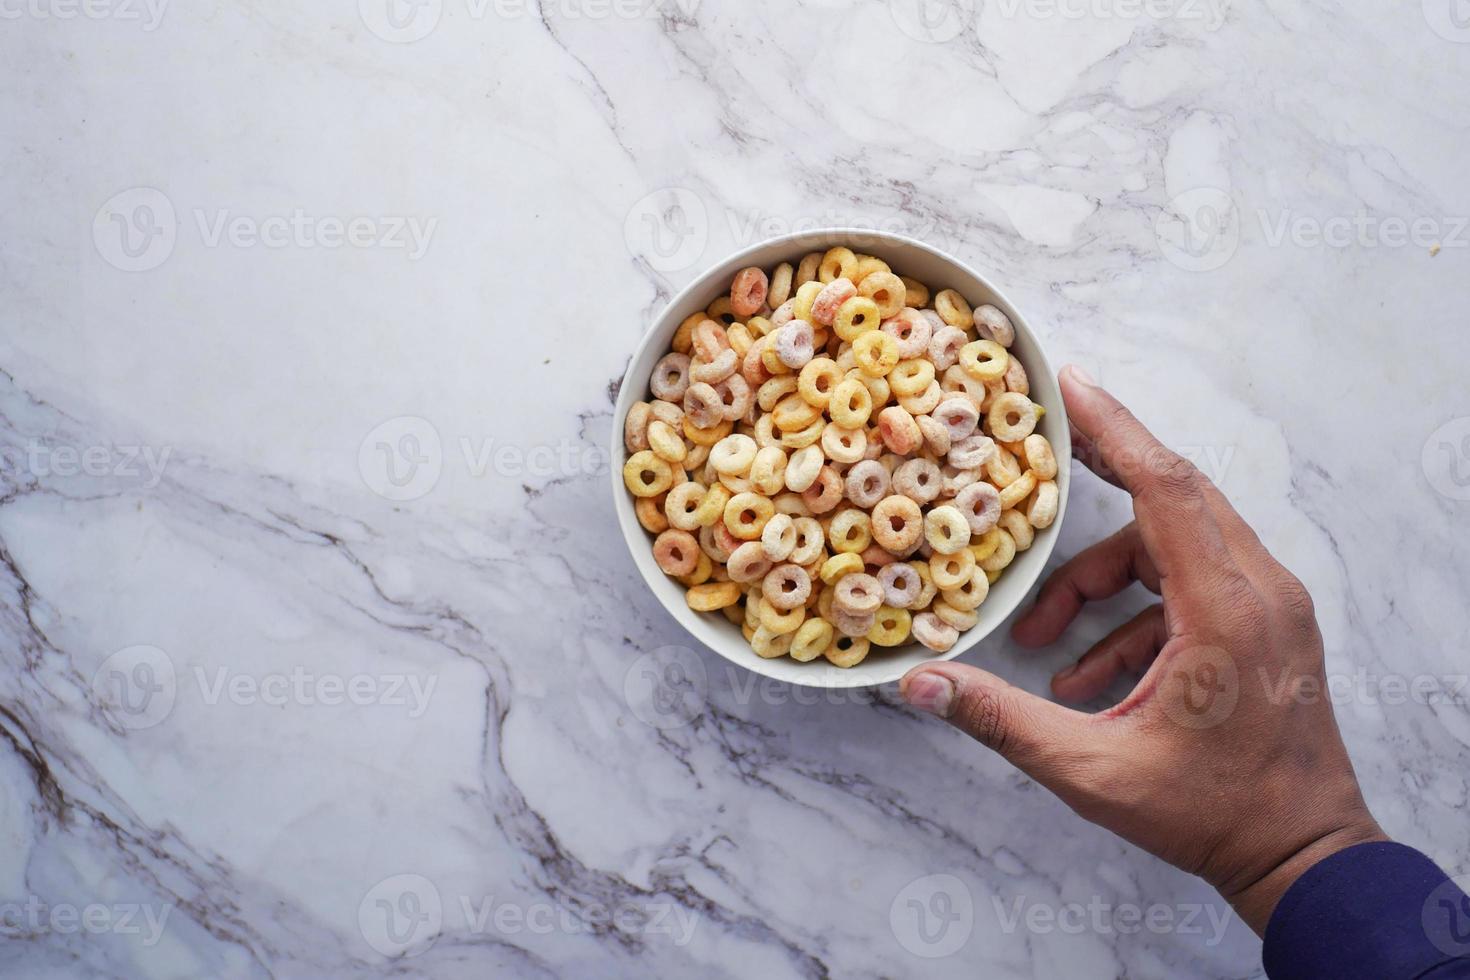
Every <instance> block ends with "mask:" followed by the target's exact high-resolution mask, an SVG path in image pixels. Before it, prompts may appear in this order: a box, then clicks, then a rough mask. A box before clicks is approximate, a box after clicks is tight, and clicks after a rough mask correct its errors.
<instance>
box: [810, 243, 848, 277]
mask: <svg viewBox="0 0 1470 980" xmlns="http://www.w3.org/2000/svg"><path fill="white" fill-rule="evenodd" d="M857 265H858V260H857V255H856V254H854V253H853V250H852V249H850V248H843V247H842V246H841V245H839V246H837V247H836V248H831V249H828V250H827V254H826V255H823V256H822V261H821V264H820V265H818V266H817V278H818V279H820V280H822V282H824V283H828V282H831V281H832V280H834V279H851V278H852V274H853V273H854V272H856V271H857Z"/></svg>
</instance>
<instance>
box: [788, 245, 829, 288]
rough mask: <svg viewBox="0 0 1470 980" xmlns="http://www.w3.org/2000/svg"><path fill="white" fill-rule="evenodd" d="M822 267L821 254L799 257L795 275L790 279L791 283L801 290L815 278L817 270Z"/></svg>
mask: <svg viewBox="0 0 1470 980" xmlns="http://www.w3.org/2000/svg"><path fill="white" fill-rule="evenodd" d="M821 265H822V253H821V252H808V253H806V254H805V255H803V256H802V257H801V261H800V262H798V263H797V264H796V275H795V276H793V277H792V280H791V281H792V283H793V284H794V285H795V286H796V288H798V289H799V288H801V287H802V286H805V285H806V284H807V283H809V282H811V281H812V280H813V279H815V278H817V269H819V268H820V267H821Z"/></svg>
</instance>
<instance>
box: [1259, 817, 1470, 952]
mask: <svg viewBox="0 0 1470 980" xmlns="http://www.w3.org/2000/svg"><path fill="white" fill-rule="evenodd" d="M1263 956H1264V959H1265V965H1266V974H1267V975H1268V976H1269V977H1271V980H1298V978H1302V980H1305V978H1313V980H1316V978H1321V977H1332V978H1334V980H1354V978H1357V977H1362V978H1365V980H1366V978H1372V980H1448V978H1452V977H1470V898H1467V897H1466V895H1465V892H1463V891H1462V890H1461V889H1460V887H1459V885H1457V884H1456V882H1455V881H1453V880H1451V879H1450V877H1449V876H1448V875H1446V874H1445V873H1444V872H1443V871H1441V870H1440V869H1439V866H1438V865H1436V864H1435V863H1434V862H1433V861H1431V860H1429V858H1427V857H1425V856H1424V855H1423V854H1421V853H1419V852H1418V851H1416V850H1414V849H1413V848H1412V847H1405V846H1404V845H1402V844H1391V843H1386V842H1385V843H1373V844H1359V845H1358V846H1356V847H1350V848H1348V849H1347V850H1345V851H1339V852H1338V853H1336V854H1334V855H1332V856H1331V857H1329V858H1327V859H1326V860H1324V861H1321V862H1319V863H1318V864H1317V865H1315V866H1314V867H1312V868H1311V870H1309V871H1308V872H1307V873H1306V874H1304V875H1302V876H1301V877H1300V878H1298V879H1297V880H1296V882H1295V883H1294V884H1293V885H1292V886H1291V887H1290V888H1289V889H1287V892H1286V894H1285V895H1284V896H1282V898H1281V902H1280V904H1279V905H1277V906H1276V911H1275V912H1274V913H1273V914H1272V916H1271V921H1270V922H1269V923H1268V924H1267V926H1266V942H1265V949H1264V952H1263Z"/></svg>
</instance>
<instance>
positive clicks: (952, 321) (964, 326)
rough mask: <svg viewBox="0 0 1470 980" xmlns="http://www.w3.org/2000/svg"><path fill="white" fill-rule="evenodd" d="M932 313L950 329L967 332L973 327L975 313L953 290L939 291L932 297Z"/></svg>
mask: <svg viewBox="0 0 1470 980" xmlns="http://www.w3.org/2000/svg"><path fill="white" fill-rule="evenodd" d="M934 312H935V313H938V314H939V319H941V320H943V321H944V322H945V323H947V324H949V325H950V326H951V327H958V328H959V329H961V330H969V329H970V328H971V327H973V326H974V325H975V311H974V310H972V309H970V304H969V303H967V302H966V301H965V298H964V297H963V296H961V295H960V294H959V293H957V292H955V291H954V290H953V289H941V290H940V291H939V292H938V293H937V294H936V295H935V296H934Z"/></svg>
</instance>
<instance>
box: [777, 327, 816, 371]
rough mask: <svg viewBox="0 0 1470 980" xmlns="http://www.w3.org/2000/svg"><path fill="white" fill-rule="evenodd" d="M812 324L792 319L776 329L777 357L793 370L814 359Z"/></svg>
mask: <svg viewBox="0 0 1470 980" xmlns="http://www.w3.org/2000/svg"><path fill="white" fill-rule="evenodd" d="M814 337H815V334H814V333H813V331H812V325H811V324H810V323H808V322H806V321H805V320H792V321H791V322H790V323H788V324H786V326H784V327H782V328H781V329H780V330H777V331H776V357H777V359H779V360H780V362H781V363H782V364H784V365H786V366H787V367H789V368H791V369H792V370H796V369H799V368H801V367H804V366H805V365H806V363H807V362H808V361H810V360H811V359H812V353H813V348H812V341H813V338H814Z"/></svg>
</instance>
